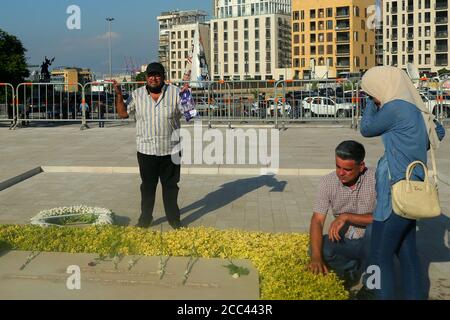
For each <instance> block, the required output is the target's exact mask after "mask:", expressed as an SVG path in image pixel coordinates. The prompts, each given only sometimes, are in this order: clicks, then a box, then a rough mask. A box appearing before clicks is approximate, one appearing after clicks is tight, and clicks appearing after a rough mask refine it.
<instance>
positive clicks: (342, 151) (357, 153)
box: [336, 140, 366, 164]
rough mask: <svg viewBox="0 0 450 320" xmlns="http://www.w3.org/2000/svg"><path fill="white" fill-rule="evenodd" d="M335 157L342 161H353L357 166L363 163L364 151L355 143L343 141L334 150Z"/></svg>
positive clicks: (362, 147)
mask: <svg viewBox="0 0 450 320" xmlns="http://www.w3.org/2000/svg"><path fill="white" fill-rule="evenodd" d="M336 156H337V157H339V158H341V159H342V160H355V161H356V162H357V163H358V164H359V163H361V162H363V161H364V158H365V157H366V149H364V146H363V145H362V144H361V143H359V142H356V141H353V140H350V141H344V142H342V143H341V144H340V145H338V146H337V148H336Z"/></svg>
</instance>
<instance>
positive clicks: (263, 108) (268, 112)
mask: <svg viewBox="0 0 450 320" xmlns="http://www.w3.org/2000/svg"><path fill="white" fill-rule="evenodd" d="M275 109H276V110H277V112H278V116H279V117H282V116H283V110H284V115H285V116H289V115H290V114H291V112H292V106H291V105H290V104H289V102H287V101H286V102H284V103H283V101H282V99H278V102H277V103H275V99H268V100H263V101H259V102H255V103H253V105H252V109H251V114H252V115H253V116H259V117H261V118H264V117H275Z"/></svg>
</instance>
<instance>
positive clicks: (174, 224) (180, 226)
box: [169, 221, 185, 230]
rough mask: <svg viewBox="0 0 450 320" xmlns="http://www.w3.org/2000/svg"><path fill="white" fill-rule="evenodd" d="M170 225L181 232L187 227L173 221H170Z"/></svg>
mask: <svg viewBox="0 0 450 320" xmlns="http://www.w3.org/2000/svg"><path fill="white" fill-rule="evenodd" d="M169 224H170V226H171V227H172V228H173V229H174V230H179V229H181V228H184V227H185V226H184V225H183V224H182V223H181V222H180V221H173V222H170V221H169Z"/></svg>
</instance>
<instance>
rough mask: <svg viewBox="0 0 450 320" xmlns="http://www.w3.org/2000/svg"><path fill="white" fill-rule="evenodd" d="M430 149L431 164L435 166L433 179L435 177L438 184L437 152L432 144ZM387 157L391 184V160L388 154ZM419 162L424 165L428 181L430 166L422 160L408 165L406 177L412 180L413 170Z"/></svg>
mask: <svg viewBox="0 0 450 320" xmlns="http://www.w3.org/2000/svg"><path fill="white" fill-rule="evenodd" d="M430 150H431V165H432V167H433V179H434V182H435V184H436V186H437V185H438V174H437V166H436V154H435V151H434V148H433V147H432V146H430ZM385 157H386V162H387V169H388V174H389V181H391V184H392V176H391V169H389V160H388V158H387V155H385ZM418 164H420V165H422V167H423V169H424V173H425V182H427V181H428V168H427V166H426V165H425V164H424V163H423V162H421V161H415V162H413V163H411V164H410V165H409V166H408V168H407V170H406V179H407V180H410V178H411V174H412V172H413V170H414V168H415V166H416V165H418Z"/></svg>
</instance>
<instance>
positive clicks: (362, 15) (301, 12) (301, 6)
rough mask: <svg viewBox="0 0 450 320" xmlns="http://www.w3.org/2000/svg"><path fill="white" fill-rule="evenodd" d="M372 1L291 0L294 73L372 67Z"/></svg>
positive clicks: (322, 74)
mask: <svg viewBox="0 0 450 320" xmlns="http://www.w3.org/2000/svg"><path fill="white" fill-rule="evenodd" d="M374 5H375V1H374V0H334V1H329V0H293V1H292V11H293V13H292V40H293V41H292V57H293V69H294V72H295V77H296V78H298V79H310V78H335V77H338V76H339V75H340V74H342V73H355V74H357V73H361V72H364V71H365V70H367V69H369V68H371V67H374V66H375V25H374V24H371V23H370V20H371V19H372V20H373V17H371V14H372V15H374V14H375V13H374ZM369 8H370V9H372V10H368V9H369Z"/></svg>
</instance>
